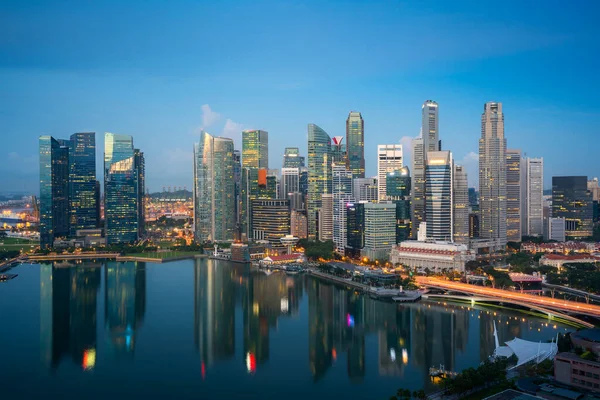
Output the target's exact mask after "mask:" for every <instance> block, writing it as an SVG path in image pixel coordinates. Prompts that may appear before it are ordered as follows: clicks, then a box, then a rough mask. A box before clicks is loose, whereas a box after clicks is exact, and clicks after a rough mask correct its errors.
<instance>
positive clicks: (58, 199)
mask: <svg viewBox="0 0 600 400" xmlns="http://www.w3.org/2000/svg"><path fill="white" fill-rule="evenodd" d="M39 143H40V247H41V248H46V247H52V245H53V244H54V239H56V238H60V237H64V236H67V235H68V234H69V143H68V141H67V140H56V139H54V138H53V137H52V136H40V139H39Z"/></svg>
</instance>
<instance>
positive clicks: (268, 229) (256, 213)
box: [251, 199, 290, 247]
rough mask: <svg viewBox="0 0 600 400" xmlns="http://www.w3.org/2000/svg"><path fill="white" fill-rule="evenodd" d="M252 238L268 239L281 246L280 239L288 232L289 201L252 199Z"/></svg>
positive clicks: (273, 244) (276, 245) (275, 245)
mask: <svg viewBox="0 0 600 400" xmlns="http://www.w3.org/2000/svg"><path fill="white" fill-rule="evenodd" d="M251 215H252V239H254V240H268V241H269V242H270V243H271V245H272V246H274V247H281V246H282V244H281V241H280V239H281V238H282V237H284V236H285V235H288V234H289V233H290V202H289V200H282V199H255V200H252V213H251Z"/></svg>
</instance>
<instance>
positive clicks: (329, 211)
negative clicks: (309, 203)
mask: <svg viewBox="0 0 600 400" xmlns="http://www.w3.org/2000/svg"><path fill="white" fill-rule="evenodd" d="M319 240H320V241H322V242H325V241H327V240H333V194H331V193H327V194H323V195H321V207H320V208H319Z"/></svg>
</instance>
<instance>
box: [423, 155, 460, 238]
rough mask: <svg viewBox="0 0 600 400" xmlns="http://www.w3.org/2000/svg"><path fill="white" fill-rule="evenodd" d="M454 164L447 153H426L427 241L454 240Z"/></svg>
mask: <svg viewBox="0 0 600 400" xmlns="http://www.w3.org/2000/svg"><path fill="white" fill-rule="evenodd" d="M453 173H454V162H453V160H452V153H451V152H449V151H432V152H429V153H427V166H426V168H425V214H426V215H427V239H432V240H444V241H448V242H451V241H452V240H453V239H454V227H453V221H454V209H453V204H454V201H453V194H454V193H453V183H454V178H453Z"/></svg>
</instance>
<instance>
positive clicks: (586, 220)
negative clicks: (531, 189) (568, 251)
mask: <svg viewBox="0 0 600 400" xmlns="http://www.w3.org/2000/svg"><path fill="white" fill-rule="evenodd" d="M592 202H593V200H592V195H591V193H590V192H588V190H587V177H586V176H553V177H552V217H554V218H559V217H563V218H564V219H565V235H566V236H567V238H574V239H582V238H586V237H590V236H592V218H593V209H592Z"/></svg>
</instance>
